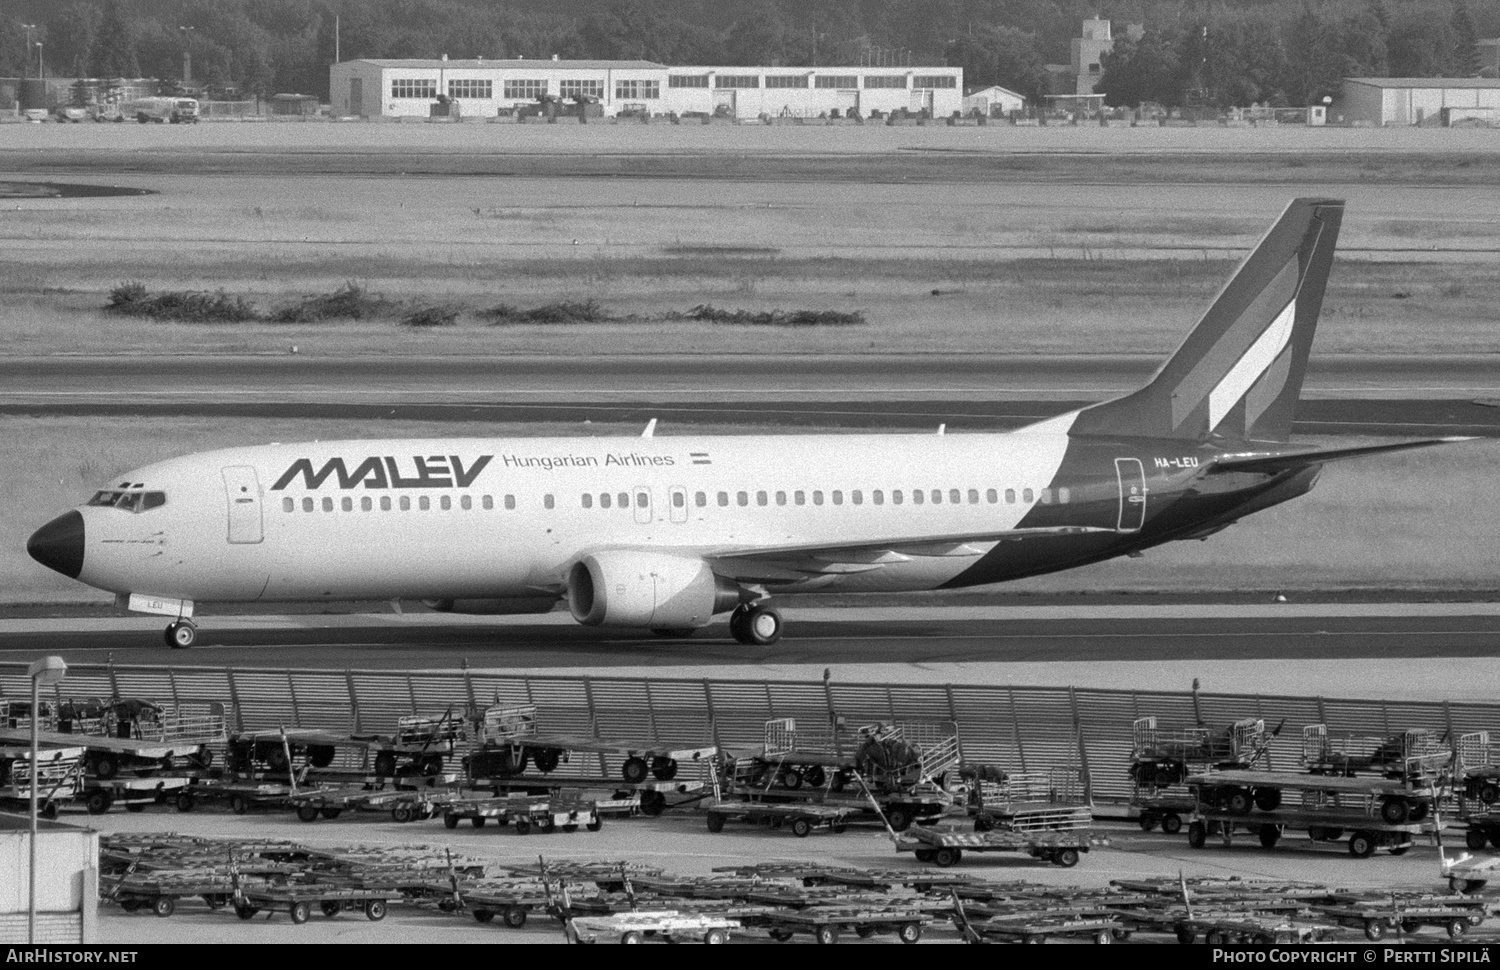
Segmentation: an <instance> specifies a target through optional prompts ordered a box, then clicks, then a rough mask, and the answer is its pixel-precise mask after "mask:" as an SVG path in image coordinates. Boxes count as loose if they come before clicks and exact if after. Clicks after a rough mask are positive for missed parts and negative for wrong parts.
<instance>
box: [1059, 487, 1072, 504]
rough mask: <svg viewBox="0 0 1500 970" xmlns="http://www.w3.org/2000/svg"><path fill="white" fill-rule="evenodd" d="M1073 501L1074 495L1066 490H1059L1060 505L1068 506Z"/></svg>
mask: <svg viewBox="0 0 1500 970" xmlns="http://www.w3.org/2000/svg"><path fill="white" fill-rule="evenodd" d="M1072 499H1073V493H1072V492H1070V491H1068V490H1067V489H1065V488H1060V489H1058V490H1057V502H1058V504H1059V505H1067V504H1068V503H1069V502H1070V501H1072Z"/></svg>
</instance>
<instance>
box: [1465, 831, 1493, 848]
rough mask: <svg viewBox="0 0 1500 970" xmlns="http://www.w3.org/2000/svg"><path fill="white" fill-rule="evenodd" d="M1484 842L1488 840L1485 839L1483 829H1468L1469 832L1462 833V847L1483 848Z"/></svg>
mask: <svg viewBox="0 0 1500 970" xmlns="http://www.w3.org/2000/svg"><path fill="white" fill-rule="evenodd" d="M1486 841H1488V840H1487V839H1486V838H1485V834H1484V830H1483V829H1469V831H1467V832H1465V833H1464V845H1467V846H1468V847H1469V848H1471V849H1482V848H1484V844H1485V842H1486Z"/></svg>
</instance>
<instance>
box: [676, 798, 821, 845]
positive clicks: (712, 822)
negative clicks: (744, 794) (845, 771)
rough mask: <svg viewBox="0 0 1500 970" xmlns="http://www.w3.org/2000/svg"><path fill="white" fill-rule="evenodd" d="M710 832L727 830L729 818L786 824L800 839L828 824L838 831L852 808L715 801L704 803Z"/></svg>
mask: <svg viewBox="0 0 1500 970" xmlns="http://www.w3.org/2000/svg"><path fill="white" fill-rule="evenodd" d="M703 811H704V813H705V821H706V822H707V824H708V830H709V831H710V832H722V831H724V826H725V824H727V823H729V822H744V823H746V824H748V825H759V826H762V827H765V828H772V829H780V828H784V829H786V830H787V831H789V832H791V833H792V834H793V835H795V836H796V837H797V838H799V839H805V838H807V837H808V836H809V835H811V834H812V832H813V830H814V829H821V828H826V829H828V830H829V831H831V832H833V833H834V834H835V835H837V834H839V833H841V832H843V831H844V829H845V828H846V827H847V826H848V824H849V816H850V811H849V810H848V809H844V808H834V807H832V806H829V805H802V804H787V803H780V802H769V803H768V802H753V801H729V800H723V801H715V802H712V803H710V804H708V805H706V806H704V808H703Z"/></svg>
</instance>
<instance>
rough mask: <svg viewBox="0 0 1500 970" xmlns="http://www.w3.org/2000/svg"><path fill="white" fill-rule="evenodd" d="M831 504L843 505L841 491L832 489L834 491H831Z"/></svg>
mask: <svg viewBox="0 0 1500 970" xmlns="http://www.w3.org/2000/svg"><path fill="white" fill-rule="evenodd" d="M833 504H834V505H843V504H844V493H843V492H840V491H838V490H837V489H835V490H834V493H833Z"/></svg>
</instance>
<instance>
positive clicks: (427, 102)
mask: <svg viewBox="0 0 1500 970" xmlns="http://www.w3.org/2000/svg"><path fill="white" fill-rule="evenodd" d="M329 91H330V101H331V103H332V107H333V113H334V115H336V116H342V117H359V118H368V119H381V118H402V117H415V118H425V117H428V116H429V114H430V111H431V107H432V104H433V102H435V101H436V100H437V98H438V95H439V94H445V95H446V96H447V97H449V98H451V99H453V100H454V101H457V102H458V104H459V108H460V110H461V116H462V117H463V118H466V119H474V118H481V119H482V118H493V117H495V116H496V115H498V114H500V113H502V112H510V111H512V110H514V109H515V108H518V107H520V106H522V105H531V104H535V103H536V102H537V100H538V98H540V97H541V96H542V95H544V94H545V95H552V96H555V97H558V98H563V99H568V98H570V97H572V96H574V95H583V96H587V97H590V98H594V99H596V100H597V101H598V103H599V104H600V106H601V107H602V108H603V111H604V114H605V115H606V116H614V115H618V114H620V113H621V112H625V113H644V114H651V115H666V114H671V113H676V114H678V115H682V114H687V113H690V112H694V113H700V114H705V115H715V114H717V115H719V116H722V117H731V118H739V119H747V118H756V117H759V116H761V115H769V116H772V117H801V118H816V117H819V116H821V115H829V116H832V115H833V113H834V112H835V111H837V112H838V113H839V115H841V116H847V115H848V113H849V112H850V111H858V112H859V113H860V114H862V115H866V116H868V115H869V114H870V112H871V111H880V112H883V113H889V112H891V111H895V110H897V109H906V110H908V111H913V112H917V111H922V110H926V111H928V112H929V113H930V114H931V116H932V117H934V118H941V117H946V116H948V115H951V114H952V113H953V112H955V111H959V110H960V109H961V108H962V102H963V95H962V92H963V69H962V68H957V67H667V66H665V65H662V64H656V63H653V62H651V61H564V60H556V59H554V60H546V61H531V60H525V59H517V60H505V61H491V60H484V59H474V60H462V61H460V60H449V59H447V58H440V59H438V60H382V59H362V60H355V61H344V62H342V63H339V64H335V65H333V66H332V67H330V68H329Z"/></svg>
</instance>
